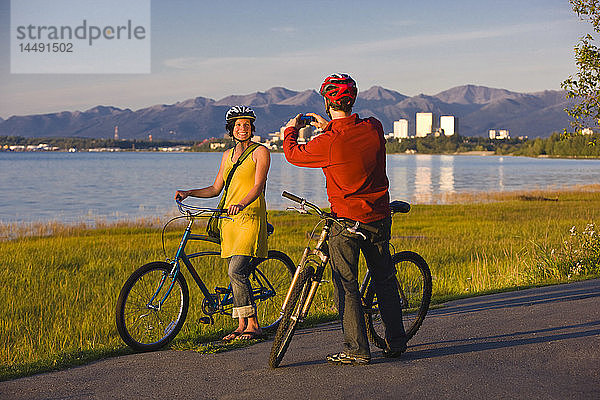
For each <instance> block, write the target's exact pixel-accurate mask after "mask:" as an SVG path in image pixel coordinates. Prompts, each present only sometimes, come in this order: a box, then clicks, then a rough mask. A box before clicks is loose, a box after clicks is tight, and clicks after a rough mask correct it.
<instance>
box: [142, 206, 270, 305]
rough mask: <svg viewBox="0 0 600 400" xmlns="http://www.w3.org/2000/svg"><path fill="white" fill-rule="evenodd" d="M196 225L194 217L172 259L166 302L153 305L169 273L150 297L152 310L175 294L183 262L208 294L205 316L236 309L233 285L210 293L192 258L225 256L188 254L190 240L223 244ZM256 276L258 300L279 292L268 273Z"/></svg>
mask: <svg viewBox="0 0 600 400" xmlns="http://www.w3.org/2000/svg"><path fill="white" fill-rule="evenodd" d="M193 224H194V218H193V217H190V218H189V222H188V224H187V226H186V228H185V230H184V232H183V236H182V238H181V241H180V243H179V247H178V248H177V251H176V253H175V259H174V260H170V264H171V265H173V268H172V270H171V272H170V273H169V274H168V276H169V277H170V279H171V283H170V286H169V288H168V289H167V291H166V293H165V294H164V296H163V297H162V299H160V300H159V302H158V305H157V306H155V305H153V304H152V303H153V302H154V301H155V300H156V296H157V295H158V293H160V291H161V290H162V288H163V287H164V285H165V282H167V276H166V274H165V276H163V278H162V279H161V281H160V282H159V285H158V288H157V289H156V291H155V292H154V295H153V296H152V297H151V298H150V300H149V302H148V304H147V306H148V307H149V308H155V309H160V307H162V305H163V303H164V302H165V301H166V299H167V298H168V297H169V295H170V294H171V291H172V289H173V287H174V285H175V280H176V278H177V274H180V273H181V270H180V263H179V262H180V261H183V264H184V265H185V266H186V267H187V270H188V271H189V273H190V275H191V276H192V278H193V279H194V282H196V285H198V288H199V289H200V291H201V292H202V294H203V295H204V302H203V311H204V312H205V314H208V315H212V314H215V313H217V312H221V313H226V307H228V306H233V293H232V290H231V283H230V284H229V286H228V287H227V288H226V289H224V290H220V291H219V290H215V293H211V292H210V290H209V289H208V288H207V287H206V284H205V283H204V281H203V280H202V278H200V276H199V275H198V272H197V271H196V269H195V268H194V265H193V264H192V262H191V261H190V260H191V259H193V258H196V257H202V256H209V255H214V256H219V255H220V254H221V253H220V252H219V251H201V252H197V253H193V254H189V255H188V254H186V253H185V247H186V245H187V243H188V241H190V240H196V241H204V242H211V243H214V244H216V245H219V244H220V241H219V239H217V238H214V237H211V236H208V235H199V234H194V233H192V225H193ZM257 272H258V273H257ZM252 276H253V277H254V279H255V280H257V281H258V282H259V287H258V288H256V289H254V290H253V292H252V296H253V298H254V299H255V300H259V301H260V300H265V299H268V298H269V297H271V296H272V295H273V293H275V289H274V288H273V286H272V285H271V283H270V282H269V280H268V279H267V278H266V277H265V276H264V274H263V273H262V272H261V271H257V270H254V271H253V272H252ZM265 282H266V283H267V287H266V286H265V285H264V283H265ZM216 289H217V288H216ZM220 294H223V297H222V298H221V297H220V296H219V295H220Z"/></svg>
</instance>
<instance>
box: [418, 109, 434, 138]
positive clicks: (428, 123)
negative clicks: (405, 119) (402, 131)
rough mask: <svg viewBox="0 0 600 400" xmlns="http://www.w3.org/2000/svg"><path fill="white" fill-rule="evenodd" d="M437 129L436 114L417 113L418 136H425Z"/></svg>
mask: <svg viewBox="0 0 600 400" xmlns="http://www.w3.org/2000/svg"><path fill="white" fill-rule="evenodd" d="M436 129H437V123H436V120H435V114H434V113H430V112H424V113H417V127H416V136H417V137H425V136H427V135H429V134H431V133H432V132H435V130H436Z"/></svg>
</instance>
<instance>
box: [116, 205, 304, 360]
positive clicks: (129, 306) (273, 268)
mask: <svg viewBox="0 0 600 400" xmlns="http://www.w3.org/2000/svg"><path fill="white" fill-rule="evenodd" d="M177 206H178V208H179V211H180V213H181V214H182V215H181V216H178V217H175V218H173V219H171V220H169V221H168V222H167V223H166V224H165V225H164V227H163V230H162V234H161V240H162V243H163V250H164V251H165V257H166V250H165V230H166V228H167V226H168V225H169V224H170V223H171V222H172V221H175V220H177V219H180V218H185V219H187V220H188V223H187V226H186V228H185V230H184V232H183V236H182V237H181V241H180V243H179V247H178V248H177V251H176V253H175V256H174V258H173V259H172V260H170V259H168V258H166V261H154V262H150V263H148V264H145V265H143V266H141V267H140V268H138V269H137V270H136V271H135V272H133V274H131V276H130V277H129V278H128V279H127V280H126V281H125V284H124V285H123V288H122V289H121V292H120V293H119V298H118V300H117V307H116V323H117V330H118V332H119V335H120V336H121V338H122V339H123V341H124V342H125V343H126V344H127V345H128V346H130V347H131V348H133V349H135V350H137V351H153V350H158V349H160V348H162V347H163V346H165V345H166V344H168V343H169V342H170V341H171V340H173V339H174V338H175V336H177V334H178V333H179V331H180V330H181V328H182V327H183V324H184V322H185V319H186V316H187V313H188V307H189V303H190V294H189V290H188V285H187V282H186V279H185V277H184V275H183V270H182V268H181V264H182V263H183V265H185V266H186V267H187V270H188V272H189V273H190V275H191V276H192V278H193V280H194V282H196V284H197V285H198V288H199V289H200V291H201V293H202V294H203V296H204V298H203V300H202V305H201V309H202V312H203V313H204V314H205V316H204V317H201V318H200V319H199V321H198V322H200V323H203V324H213V323H214V319H213V315H215V314H222V315H231V309H232V308H233V294H232V290H231V284H229V286H228V287H223V286H216V287H215V288H214V291H212V292H211V291H210V290H209V289H208V288H207V286H206V284H205V282H204V281H203V280H202V278H201V277H200V275H199V273H198V271H196V268H195V267H194V265H193V264H192V260H194V263H196V264H200V265H202V267H203V269H204V272H208V270H209V269H214V268H219V267H220V265H221V264H222V261H220V254H221V253H220V251H218V250H214V251H213V250H209V251H200V252H197V253H193V254H187V253H186V251H185V248H186V245H187V244H188V243H189V242H190V241H200V242H208V243H212V244H214V245H217V246H218V245H220V242H219V239H218V238H213V237H210V236H208V235H200V234H193V233H192V226H193V224H194V222H195V220H196V219H198V218H207V217H209V216H211V215H215V216H217V217H221V218H228V217H226V216H225V215H226V214H227V210H221V209H213V208H205V207H196V206H192V205H189V204H184V203H182V202H180V201H177ZM268 233H269V234H271V233H273V228H272V226H271V225H269V229H268ZM252 262H253V267H254V269H253V272H252V274H251V277H250V282H251V287H252V298H253V299H254V301H255V302H256V304H257V312H258V315H257V317H258V318H259V321H261V322H263V323H264V322H266V323H267V325H266V326H264V327H263V329H265V330H267V331H268V330H274V329H275V328H276V327H277V325H278V324H279V321H280V320H281V309H282V305H283V300H284V298H285V294H286V291H287V289H288V287H289V284H290V281H291V278H292V276H293V274H294V271H295V270H296V267H295V265H294V263H293V262H292V260H291V259H290V257H289V256H287V255H286V254H285V253H282V252H281V251H277V250H269V252H268V256H267V258H254V259H253V260H252ZM218 263H220V264H218ZM201 272H202V271H201Z"/></svg>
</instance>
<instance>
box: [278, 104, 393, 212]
mask: <svg viewBox="0 0 600 400" xmlns="http://www.w3.org/2000/svg"><path fill="white" fill-rule="evenodd" d="M284 135H285V136H284V137H285V138H284V141H283V150H284V152H285V158H286V159H287V160H288V162H290V163H291V164H294V165H296V166H298V167H309V168H323V172H324V173H325V180H326V181H327V195H328V197H329V203H330V204H331V211H332V212H334V213H335V214H336V215H337V216H338V217H345V218H350V219H352V220H355V221H360V222H364V223H369V222H373V221H377V220H380V219H382V218H385V217H387V216H389V215H390V205H389V203H390V196H389V192H388V187H389V182H388V179H387V175H386V170H385V138H384V137H383V127H382V126H381V122H379V121H378V120H377V119H375V118H367V119H360V118H359V117H358V115H357V114H352V115H351V116H349V117H346V118H337V119H334V120H332V121H331V122H330V123H329V125H327V127H326V128H325V130H324V132H323V134H321V135H319V136H317V137H315V138H314V139H312V140H311V141H310V142H308V143H306V144H298V141H297V140H298V130H297V129H296V128H294V127H289V128H287V129H286V130H285V132H284Z"/></svg>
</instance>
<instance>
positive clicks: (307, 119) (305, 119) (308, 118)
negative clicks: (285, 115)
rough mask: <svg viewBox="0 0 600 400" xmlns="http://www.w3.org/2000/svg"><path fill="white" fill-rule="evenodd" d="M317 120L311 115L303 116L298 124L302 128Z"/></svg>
mask: <svg viewBox="0 0 600 400" xmlns="http://www.w3.org/2000/svg"><path fill="white" fill-rule="evenodd" d="M316 120H317V119H316V118H315V117H313V116H311V115H302V116H301V117H300V119H299V120H298V124H299V125H300V127H301V128H303V127H305V126H308V125H310V123H311V122H315V121H316Z"/></svg>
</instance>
